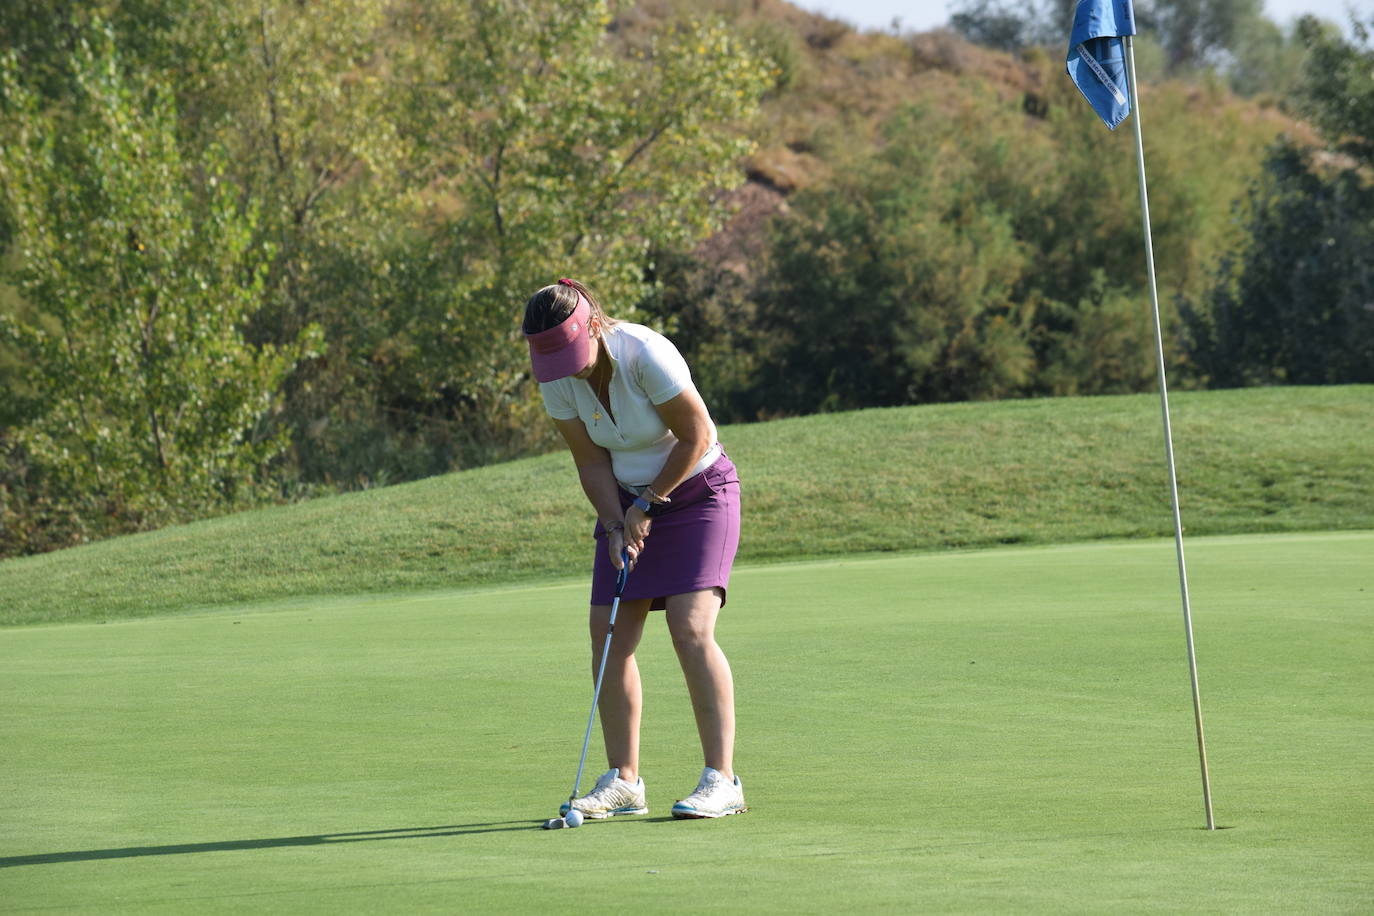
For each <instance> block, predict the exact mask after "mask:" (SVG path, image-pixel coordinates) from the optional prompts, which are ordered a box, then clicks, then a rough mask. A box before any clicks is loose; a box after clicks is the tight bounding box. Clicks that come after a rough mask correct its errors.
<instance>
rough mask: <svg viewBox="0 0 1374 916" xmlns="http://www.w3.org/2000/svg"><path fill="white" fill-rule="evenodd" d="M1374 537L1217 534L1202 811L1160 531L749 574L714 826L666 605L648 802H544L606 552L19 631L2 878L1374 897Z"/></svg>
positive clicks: (150, 891) (556, 792)
mask: <svg viewBox="0 0 1374 916" xmlns="http://www.w3.org/2000/svg"><path fill="white" fill-rule="evenodd" d="M1371 548H1374V532H1339V533H1314V534H1296V535H1278V536H1255V537H1231V538H1197V539H1194V540H1193V541H1192V542H1191V544H1190V550H1189V560H1190V567H1191V572H1192V580H1193V584H1194V606H1195V616H1196V621H1197V623H1196V632H1197V647H1198V656H1199V665H1200V669H1201V683H1202V695H1203V699H1204V705H1205V710H1206V715H1207V735H1208V751H1209V762H1210V764H1211V777H1212V788H1213V797H1214V801H1215V806H1216V816H1217V823H1218V824H1219V825H1220V826H1222V827H1224V828H1228V829H1223V830H1217V831H1214V832H1209V831H1206V830H1204V829H1202V827H1203V826H1204V823H1205V819H1204V811H1203V806H1202V796H1201V783H1200V779H1199V771H1198V763H1197V747H1196V743H1195V740H1194V735H1193V719H1192V713H1191V704H1190V691H1189V687H1188V677H1187V667H1186V663H1185V651H1184V637H1183V630H1182V626H1181V620H1180V615H1179V611H1178V593H1177V582H1176V580H1175V577H1174V557H1173V545H1172V544H1171V543H1169V542H1168V541H1167V540H1160V539H1152V540H1149V541H1137V542H1111V543H1097V544H1083V545H1069V546H1062V547H1035V548H1020V547H1018V548H1015V549H1002V550H985V551H948V552H941V553H925V554H908V555H901V556H891V555H888V556H873V555H870V556H868V557H865V558H862V559H855V560H851V559H834V560H828V561H818V562H812V563H789V564H777V565H772V566H753V567H748V568H742V569H740V570H739V571H738V572H737V574H736V578H735V580H734V582H733V583H732V594H731V602H730V605H729V607H728V608H727V609H726V611H725V613H724V614H723V615H722V618H721V625H720V630H719V632H720V637H721V640H722V644H723V645H724V646H725V648H726V651H727V652H728V653H729V657H730V661H731V664H732V666H733V667H734V671H735V680H736V686H737V693H738V697H739V740H738V743H737V748H736V756H735V765H736V767H737V768H738V771H739V773H740V775H741V778H742V779H743V781H744V785H745V790H746V793H747V799H748V801H749V804H750V807H751V811H750V812H749V813H748V814H745V815H743V816H740V817H732V818H728V819H726V820H724V821H716V822H704V821H698V822H683V821H673V820H672V819H671V818H669V817H668V815H667V811H668V808H669V806H670V805H671V804H672V802H673V800H674V799H675V798H680V797H682V795H683V794H684V793H686V792H687V791H689V790H690V788H691V786H692V785H693V784H694V783H695V781H696V777H697V775H698V774H699V773H700V768H701V760H700V756H699V746H698V743H697V737H696V730H695V725H694V722H693V718H692V712H691V704H690V702H689V700H688V697H687V694H686V688H685V687H684V685H683V683H682V677H681V675H680V673H679V670H678V664H677V660H676V658H675V657H674V654H673V650H672V647H671V641H670V640H669V639H668V634H667V632H666V627H665V625H664V623H663V620H662V618H661V616H660V615H654V619H653V620H652V621H651V623H650V626H649V627H648V628H647V629H648V631H647V632H646V634H645V638H644V641H643V643H642V644H641V645H640V647H639V650H638V652H637V657H638V660H639V665H640V669H641V671H642V672H643V675H644V686H645V691H646V696H645V715H644V726H643V738H644V740H643V746H642V772H643V774H644V780H645V785H646V788H647V795H648V801H649V806H650V813H649V815H648V816H647V817H636V818H621V819H617V820H616V821H615V822H611V823H607V822H589V823H588V824H587V825H586V826H584V827H583V828H581V829H579V830H576V831H556V832H545V831H541V830H539V829H537V825H538V824H539V823H540V821H541V820H542V819H543V818H546V817H549V816H551V815H552V814H553V813H554V812H555V811H556V809H557V806H558V803H559V802H560V801H561V800H563V799H564V798H566V797H567V793H568V791H569V789H570V787H571V782H572V780H573V777H574V775H575V767H576V763H577V756H578V750H579V746H580V743H581V740H582V729H583V726H584V723H585V721H586V716H587V712H588V706H587V704H588V702H589V700H590V695H591V677H590V672H589V667H588V664H587V653H588V641H587V635H586V611H585V608H584V605H583V601H584V600H585V591H584V585H583V583H582V581H581V580H580V579H577V580H567V581H565V582H564V583H562V584H559V585H554V586H541V587H533V588H524V589H520V588H512V589H500V590H475V591H464V592H433V593H428V594H424V595H393V596H373V597H363V598H340V597H332V596H330V597H322V598H316V599H305V600H287V601H281V602H265V603H259V604H253V605H249V606H244V607H241V608H236V609H234V610H233V612H231V613H203V614H187V615H179V616H165V617H155V618H148V619H141V620H131V621H118V622H114V623H111V624H110V625H105V626H102V625H98V624H76V625H72V626H61V627H53V626H32V627H12V628H9V629H6V630H4V631H3V632H0V644H3V657H4V659H5V663H4V664H3V665H0V694H3V695H4V696H5V697H7V698H10V699H11V702H9V703H6V704H4V705H3V706H0V734H3V735H4V736H5V739H6V751H5V780H6V782H5V785H6V790H7V796H6V806H5V816H4V817H3V818H0V912H5V913H39V912H52V911H61V912H64V913H90V914H101V916H107V914H112V913H131V914H149V913H158V914H162V913H165V914H178V916H179V914H185V913H195V914H217V913H225V914H242V913H292V914H300V913H322V914H323V913H328V914H335V913H428V912H434V913H484V914H486V913H518V914H526V913H543V912H548V913H585V912H613V913H751V914H753V913H770V914H771V913H778V914H789V916H793V914H823V913H825V914H828V913H979V914H982V913H1035V914H1039V913H1045V914H1062V913H1191V912H1206V913H1237V914H1252V913H1368V912H1369V911H1370V902H1371V900H1372V899H1374V896H1371V895H1374V830H1371V825H1370V819H1369V812H1370V810H1371V806H1372V805H1374V782H1371V781H1370V779H1369V774H1370V772H1371V768H1372V767H1374V714H1372V711H1371V707H1370V704H1369V702H1368V699H1369V696H1370V692H1371V688H1374V665H1371V664H1370V661H1371V646H1374V615H1372V614H1371V613H1370V608H1371V604H1370V602H1371V596H1374V568H1371V567H1370V565H1369V564H1368V562H1364V561H1366V560H1367V558H1368V557H1369V556H1370V551H1371ZM593 741H594V743H593V748H592V750H591V752H590V755H589V758H588V769H589V771H590V772H591V773H599V772H600V770H601V769H602V766H603V763H602V761H603V760H604V757H603V754H602V748H601V739H600V735H599V732H598V734H596V736H595V737H594V739H593ZM587 782H588V780H585V779H584V781H583V787H584V788H585V787H586V785H587Z"/></svg>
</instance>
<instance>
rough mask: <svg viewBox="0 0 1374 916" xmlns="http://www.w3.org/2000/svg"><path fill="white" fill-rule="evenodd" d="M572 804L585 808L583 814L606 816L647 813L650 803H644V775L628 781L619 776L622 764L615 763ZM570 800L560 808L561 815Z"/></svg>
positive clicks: (567, 809)
mask: <svg viewBox="0 0 1374 916" xmlns="http://www.w3.org/2000/svg"><path fill="white" fill-rule="evenodd" d="M572 807H573V808H576V809H577V810H578V811H581V812H582V816H583V817H589V818H597V819H600V818H607V817H617V816H619V815H621V814H648V813H649V806H648V805H646V804H645V803H644V777H642V776H641V777H639V779H637V780H636V781H635V782H633V783H629V782H626V781H625V780H623V779H621V778H620V768H619V767H614V768H612V769H609V770H607V771H606V772H604V773H602V774H601V776H600V778H599V779H597V781H596V785H595V786H594V787H593V788H592V790H591V791H590V792H588V793H587V794H586V795H583V796H582V797H581V798H574V799H573V801H572ZM569 810H570V809H569V806H568V803H567V802H564V803H563V804H562V805H561V806H560V807H559V809H558V813H559V814H560V815H566V814H567V813H568V811H569Z"/></svg>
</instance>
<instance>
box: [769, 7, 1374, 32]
mask: <svg viewBox="0 0 1374 916" xmlns="http://www.w3.org/2000/svg"><path fill="white" fill-rule="evenodd" d="M792 3H793V4H794V5H796V6H799V7H801V8H802V9H807V10H811V11H813V12H817V13H824V14H825V15H827V16H829V17H831V18H832V19H843V20H844V21H846V22H849V23H851V24H853V25H857V26H859V27H860V28H863V29H887V28H889V27H890V26H891V25H892V19H893V17H894V16H895V17H899V18H900V19H901V20H902V30H903V31H910V32H923V31H926V30H927V29H934V28H937V27H939V26H942V25H944V24H945V22H946V21H947V20H948V19H949V9H948V8H949V7H950V6H953V5H955V0H905V2H904V0H792ZM1352 6H1353V7H1354V8H1355V11H1356V13H1358V14H1359V15H1360V16H1361V18H1362V19H1365V20H1366V21H1367V20H1368V18H1369V16H1370V15H1374V0H1264V14H1265V15H1266V16H1268V17H1269V18H1270V19H1272V20H1274V21H1275V22H1277V23H1278V24H1279V25H1282V26H1286V25H1288V24H1289V23H1290V21H1291V20H1293V19H1296V18H1297V17H1299V16H1302V15H1304V14H1306V13H1312V14H1313V15H1315V16H1320V17H1321V18H1323V19H1330V20H1331V21H1333V22H1336V23H1339V24H1340V25H1341V26H1342V27H1343V28H1345V29H1346V32H1347V34H1348V33H1349V28H1348V23H1349V21H1350V16H1349V15H1348V14H1347V12H1346V10H1347V9H1348V8H1349V7H1352Z"/></svg>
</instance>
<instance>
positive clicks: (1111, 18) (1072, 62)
mask: <svg viewBox="0 0 1374 916" xmlns="http://www.w3.org/2000/svg"><path fill="white" fill-rule="evenodd" d="M1134 34H1135V11H1134V10H1133V9H1131V0H1078V8H1077V9H1075V10H1074V13H1073V32H1072V33H1070V35H1069V59H1068V69H1069V79H1071V80H1073V82H1074V85H1075V86H1077V87H1078V91H1079V92H1082V93H1083V97H1084V98H1085V99H1087V100H1088V104H1089V105H1091V106H1092V107H1093V111H1095V112H1097V116H1098V117H1100V118H1101V119H1102V120H1103V121H1105V122H1107V126H1108V127H1110V128H1111V129H1112V130H1116V126H1117V125H1118V124H1120V123H1121V122H1122V121H1124V120H1126V116H1127V115H1128V114H1130V113H1131V100H1130V97H1129V90H1128V86H1127V83H1126V54H1125V51H1124V50H1123V47H1122V44H1121V37H1122V36H1123V35H1134Z"/></svg>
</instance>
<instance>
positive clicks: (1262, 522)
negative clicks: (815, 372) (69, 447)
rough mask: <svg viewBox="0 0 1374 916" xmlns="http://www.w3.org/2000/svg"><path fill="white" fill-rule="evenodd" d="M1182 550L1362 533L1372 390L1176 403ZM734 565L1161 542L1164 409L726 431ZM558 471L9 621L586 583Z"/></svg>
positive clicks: (475, 478)
mask: <svg viewBox="0 0 1374 916" xmlns="http://www.w3.org/2000/svg"><path fill="white" fill-rule="evenodd" d="M1173 407H1174V410H1173V413H1174V431H1175V442H1176V449H1177V455H1178V467H1179V476H1180V488H1181V493H1182V496H1181V502H1182V508H1183V518H1184V523H1185V526H1186V528H1187V531H1188V533H1189V534H1190V535H1213V534H1240V533H1251V532H1282V531H1310V530H1331V529H1370V528H1374V498H1372V497H1374V467H1371V465H1370V463H1369V461H1368V443H1369V442H1370V441H1374V388H1371V387H1369V386H1356V387H1330V388H1300V389H1299V388H1294V389H1251V390H1242V391H1221V392H1207V393H1183V394H1179V395H1176V396H1175V397H1174V405H1173ZM721 440H722V442H723V443H724V444H725V446H726V448H727V449H728V450H729V452H730V454H731V455H732V457H733V458H734V459H735V461H736V463H737V464H738V465H739V467H740V469H741V477H742V480H743V486H744V498H745V517H746V528H745V533H744V540H743V543H742V545H741V550H740V557H739V560H740V562H741V563H742V564H757V563H771V562H784V561H788V560H793V559H799V558H804V557H824V556H853V555H856V554H860V553H865V552H873V551H920V550H941V549H953V548H976V547H985V546H994V545H1002V544H1045V543H1066V542H1073V541H1082V540H1095V539H1107V538H1148V537H1163V536H1168V535H1171V534H1172V519H1171V514H1170V508H1169V498H1168V490H1167V486H1166V482H1165V481H1166V475H1165V471H1164V462H1163V449H1162V445H1161V432H1160V421H1159V410H1158V401H1157V398H1155V397H1153V396H1150V395H1132V396H1124V397H1104V398H1060V399H1047V400H1028V401H1009V402H1000V403H983V404H952V405H937V406H927V407H912V408H895V409H886V410H868V411H860V412H855V413H848V414H835V415H826V416H814V417H805V418H799V419H793V420H782V421H776V422H772V423H758V424H749V425H745V426H734V427H723V428H722V430H721ZM592 522H593V518H592V514H591V512H590V510H589V509H588V507H587V506H586V504H585V502H584V501H583V499H582V497H581V494H580V491H579V489H578V486H577V480H576V476H575V474H574V472H573V469H572V465H571V462H570V461H569V460H568V458H567V456H566V455H565V454H550V455H545V456H542V457H539V458H532V459H528V460H522V461H515V462H510V463H506V464H500V465H493V466H490V467H485V468H479V469H476V470H472V471H464V472H461V473H456V474H450V475H447V476H442V477H435V478H431V479H428V480H422V481H418V482H415V483H410V484H404V485H398V486H394V487H388V488H384V489H378V490H370V491H365V492H359V493H351V494H346V495H341V496H336V497H329V498H322V499H317V500H313V501H311V502H307V503H302V504H298V505H293V506H285V507H277V508H270V509H263V510H258V511H252V512H244V513H242V514H239V515H234V516H230V517H225V518H218V519H213V520H209V521H204V522H199V523H195V524H191V525H184V526H178V527H173V528H166V529H163V530H160V531H156V532H151V533H148V534H140V535H133V536H128V537H121V538H116V539H112V540H109V541H104V542H100V543H96V544H92V545H89V546H85V547H79V548H74V549H70V550H64V551H59V552H56V553H51V554H45V555H42V556H35V557H25V558H19V559H11V560H6V561H3V562H0V595H3V596H4V601H3V612H2V613H0V622H3V623H7V624H18V623H36V622H67V621H82V620H97V621H99V620H112V619H117V618H121V617H130V616H145V615H152V614H163V613H173V612H180V611H187V610H193V609H200V608H209V607H216V606H226V605H234V604H239V603H243V602H253V601H260V600H266V599H279V598H286V597H293V596H296V597H305V596H311V595H322V594H332V595H340V594H345V595H347V594H363V593H379V592H396V591H410V590H432V589H453V588H468V587H477V586H481V587H492V586H502V585H511V584H515V583H517V582H518V583H520V584H523V585H528V584H529V583H530V582H531V581H540V580H551V579H555V578H565V577H570V576H574V577H575V576H579V575H581V574H582V571H583V569H584V568H585V567H586V564H587V561H588V552H589V551H590V550H591V543H592V542H591V540H590V532H591V527H592Z"/></svg>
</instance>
